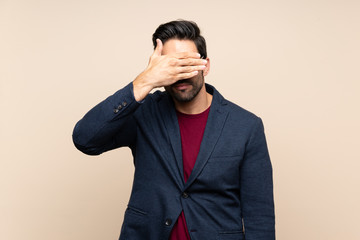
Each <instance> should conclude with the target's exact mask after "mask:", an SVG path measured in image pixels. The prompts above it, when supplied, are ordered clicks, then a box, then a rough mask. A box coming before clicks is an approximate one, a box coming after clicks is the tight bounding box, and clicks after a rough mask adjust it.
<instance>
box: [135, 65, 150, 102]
mask: <svg viewBox="0 0 360 240" xmlns="http://www.w3.org/2000/svg"><path fill="white" fill-rule="evenodd" d="M153 88H154V87H153V86H152V84H151V83H150V82H149V81H146V76H145V74H144V72H143V73H141V74H139V75H138V76H137V77H136V78H135V80H134V81H133V91H134V97H135V100H136V101H138V102H140V101H142V100H143V99H144V98H145V97H146V96H147V95H148V94H149V93H150V91H151V90H152V89H153Z"/></svg>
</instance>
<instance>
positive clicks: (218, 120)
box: [180, 84, 228, 189]
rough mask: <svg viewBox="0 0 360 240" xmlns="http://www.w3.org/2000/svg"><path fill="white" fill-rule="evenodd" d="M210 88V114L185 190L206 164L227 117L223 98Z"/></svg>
mask: <svg viewBox="0 0 360 240" xmlns="http://www.w3.org/2000/svg"><path fill="white" fill-rule="evenodd" d="M211 88H212V87H211V86H210V85H208V84H207V89H209V91H210V92H211V91H213V100H212V103H211V107H210V112H209V116H208V120H207V123H206V127H205V131H204V136H203V139H202V141H201V144H200V151H199V154H198V156H197V158H196V162H195V166H194V168H193V170H192V172H191V174H190V176H189V179H188V180H187V182H186V183H185V189H186V188H188V187H189V186H190V185H191V184H192V183H193V182H194V180H195V179H196V178H197V176H198V175H199V174H200V172H201V170H202V169H203V168H204V166H205V164H206V163H207V161H208V159H209V157H210V155H211V153H212V151H213V149H214V147H215V145H216V143H217V141H218V139H219V137H220V134H221V132H222V129H223V127H224V124H225V121H226V118H227V116H228V111H227V110H225V108H224V106H223V105H226V103H223V97H222V96H221V95H220V93H219V92H217V91H216V90H215V89H214V88H212V89H211ZM209 91H208V92H209ZM180 146H181V145H180ZM180 154H181V149H180ZM181 166H182V163H181Z"/></svg>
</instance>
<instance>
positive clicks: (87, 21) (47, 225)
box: [0, 0, 360, 240]
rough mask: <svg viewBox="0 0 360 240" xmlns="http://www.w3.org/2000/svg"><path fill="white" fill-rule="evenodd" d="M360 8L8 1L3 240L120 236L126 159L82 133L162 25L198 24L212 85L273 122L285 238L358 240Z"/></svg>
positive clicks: (0, 67) (283, 1) (349, 4)
mask: <svg viewBox="0 0 360 240" xmlns="http://www.w3.org/2000/svg"><path fill="white" fill-rule="evenodd" d="M359 12H360V2H359V1H357V0H354V1H351V0H329V1H326V0H312V1H310V0H308V1H293V0H274V1H267V0H263V1H260V0H251V1H243V0H241V1H239V0H233V1H210V0H202V1H194V0H191V1H189V0H185V1H169V0H166V1H121V0H102V1H100V0H98V1H95V0H57V1H54V0H27V1H26V0H0V79H1V81H0V109H1V113H0V136H1V139H0V141H1V142H0V147H1V151H0V158H1V162H0V164H1V165H0V239H1V240H20V239H22V240H23V239H25V240H35V239H36V240H48V239H52V240H81V239H87V240H99V239H113V240H114V239H117V238H118V235H119V232H120V226H121V223H122V219H123V212H124V210H125V208H126V204H127V201H128V198H129V194H130V190H131V183H132V174H133V166H132V159H131V155H130V151H129V150H128V149H118V150H115V151H112V152H108V153H105V154H103V155H101V156H98V157H90V156H86V155H84V154H82V153H80V152H79V151H77V150H76V149H75V147H74V146H73V144H72V140H71V133H72V129H73V126H74V125H75V123H76V122H77V121H78V120H79V119H80V118H81V117H82V116H83V115H84V114H85V113H86V111H87V110H89V109H90V108H91V107H92V106H94V105H95V104H96V103H98V102H99V101H101V100H102V99H104V98H105V97H107V96H108V95H110V94H112V93H113V92H115V91H116V90H118V89H119V88H121V87H122V86H124V85H125V84H127V83H128V82H130V81H132V80H133V79H134V77H135V76H136V75H137V74H138V73H139V72H141V71H142V70H143V69H144V68H145V66H146V64H147V61H148V57H149V56H150V54H151V53H152V43H151V35H152V33H153V31H154V30H155V28H156V27H157V26H158V25H159V24H161V23H164V22H167V21H170V20H175V19H178V18H183V19H189V20H194V21H196V22H197V23H198V24H199V26H200V27H201V29H202V31H203V35H204V36H205V37H206V39H207V42H208V54H209V56H210V58H211V63H212V69H211V72H210V75H209V76H208V77H207V79H206V81H207V82H209V83H211V84H213V85H215V86H216V87H217V88H218V90H219V91H220V92H221V93H222V94H223V95H224V96H226V97H227V98H228V99H229V100H231V101H233V102H235V103H237V104H239V105H241V106H242V107H244V108H246V109H248V110H250V111H252V112H254V113H256V114H257V115H258V116H260V117H261V118H262V119H263V121H264V124H265V128H266V135H267V139H268V145H269V150H270V154H271V158H272V162H273V168H274V183H275V200H276V217H277V219H276V227H277V239H280V240H304V239H306V240H335V239H336V240H338V239H346V240H357V239H360V232H359V230H358V226H359V214H360V207H359V203H360V184H359V183H360V175H359V170H360V169H359V168H360V161H359V160H360V153H359V152H360V151H359V148H360V144H359V136H360V127H359V122H360V111H359V109H360V108H359V103H360V96H359V90H360V83H359V80H360V73H359V65H360V57H359V56H360V46H359V43H360V14H359Z"/></svg>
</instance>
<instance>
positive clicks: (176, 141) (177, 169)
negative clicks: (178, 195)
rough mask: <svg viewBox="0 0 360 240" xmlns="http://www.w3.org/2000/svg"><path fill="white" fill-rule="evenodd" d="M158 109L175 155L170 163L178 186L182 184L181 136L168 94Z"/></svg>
mask: <svg viewBox="0 0 360 240" xmlns="http://www.w3.org/2000/svg"><path fill="white" fill-rule="evenodd" d="M160 106H161V108H160V110H161V114H162V116H163V120H164V125H165V127H166V130H167V133H168V137H169V140H170V144H171V148H172V150H173V153H174V156H175V162H176V164H171V163H170V165H171V168H172V170H173V173H175V174H176V175H175V176H176V180H177V182H178V184H179V186H180V187H181V188H182V187H183V186H184V184H185V183H184V177H183V164H182V152H181V137H180V129H179V123H178V120H177V116H176V111H175V107H174V104H173V102H172V100H171V99H170V96H167V97H165V98H164V99H163V100H162V101H161V103H160Z"/></svg>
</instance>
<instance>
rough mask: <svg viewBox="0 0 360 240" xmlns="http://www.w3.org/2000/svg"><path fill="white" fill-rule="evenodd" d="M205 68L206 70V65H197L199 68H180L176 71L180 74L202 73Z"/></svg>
mask: <svg viewBox="0 0 360 240" xmlns="http://www.w3.org/2000/svg"><path fill="white" fill-rule="evenodd" d="M205 68H206V66H205V65H197V66H186V67H178V68H177V69H176V70H177V72H178V73H191V72H195V71H202V70H204V69H205Z"/></svg>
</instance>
